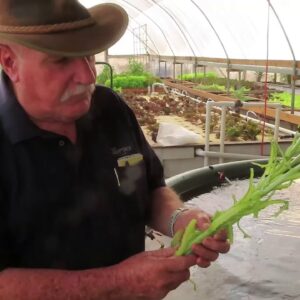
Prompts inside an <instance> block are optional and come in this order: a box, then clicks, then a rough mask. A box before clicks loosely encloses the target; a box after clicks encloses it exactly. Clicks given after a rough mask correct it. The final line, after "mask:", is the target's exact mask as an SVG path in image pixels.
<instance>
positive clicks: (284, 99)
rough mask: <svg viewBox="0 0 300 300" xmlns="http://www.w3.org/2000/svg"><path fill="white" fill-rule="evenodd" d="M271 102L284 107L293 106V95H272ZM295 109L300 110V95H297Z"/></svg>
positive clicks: (284, 93)
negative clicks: (278, 103)
mask: <svg viewBox="0 0 300 300" xmlns="http://www.w3.org/2000/svg"><path fill="white" fill-rule="evenodd" d="M269 101H270V102H280V103H281V104H282V105H285V106H291V101H292V94H291V93H289V92H282V93H272V94H271V96H270V99H269ZM295 108H300V95H295Z"/></svg>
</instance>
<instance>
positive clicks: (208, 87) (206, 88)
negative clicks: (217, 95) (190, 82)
mask: <svg viewBox="0 0 300 300" xmlns="http://www.w3.org/2000/svg"><path fill="white" fill-rule="evenodd" d="M195 89H197V90H198V89H199V90H204V91H220V92H225V91H226V88H225V86H224V85H219V84H216V83H213V84H210V85H203V84H199V85H197V86H196V87H195Z"/></svg>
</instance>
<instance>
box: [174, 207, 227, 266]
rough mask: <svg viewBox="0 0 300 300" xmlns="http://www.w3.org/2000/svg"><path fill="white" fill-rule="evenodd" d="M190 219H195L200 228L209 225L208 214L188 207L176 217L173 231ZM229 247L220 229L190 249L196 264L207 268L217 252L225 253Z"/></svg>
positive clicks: (216, 255)
mask: <svg viewBox="0 0 300 300" xmlns="http://www.w3.org/2000/svg"><path fill="white" fill-rule="evenodd" d="M192 219H196V220H197V226H198V228H199V229H201V230H205V229H207V228H208V227H209V225H210V216H209V215H208V214H207V213H205V212H204V211H201V210H199V209H190V210H188V211H185V212H183V213H182V214H181V215H180V217H179V218H178V219H177V221H176V223H175V232H176V231H177V230H179V229H183V228H185V227H186V226H187V225H188V223H189V222H190V220H192ZM229 248H230V245H229V243H228V242H227V234H226V231H224V230H222V231H220V232H218V233H217V234H215V235H214V236H213V237H208V238H206V239H205V240H204V241H203V242H202V243H201V244H197V245H194V246H193V248H192V250H193V253H194V254H195V255H196V256H197V261H196V263H197V265H198V266H199V267H202V268H207V267H209V266H210V264H211V262H213V261H215V260H216V259H217V258H218V256H219V253H227V252H228V251H229Z"/></svg>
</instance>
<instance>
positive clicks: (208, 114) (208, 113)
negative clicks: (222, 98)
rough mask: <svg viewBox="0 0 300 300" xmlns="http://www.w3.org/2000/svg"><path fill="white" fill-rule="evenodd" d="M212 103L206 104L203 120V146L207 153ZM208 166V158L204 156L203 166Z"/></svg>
mask: <svg viewBox="0 0 300 300" xmlns="http://www.w3.org/2000/svg"><path fill="white" fill-rule="evenodd" d="M212 102H213V101H207V102H206V118H205V146H204V150H205V151H206V152H208V151H209V132H210V118H211V108H212V105H211V103H212ZM207 165H208V157H207V156H204V166H207Z"/></svg>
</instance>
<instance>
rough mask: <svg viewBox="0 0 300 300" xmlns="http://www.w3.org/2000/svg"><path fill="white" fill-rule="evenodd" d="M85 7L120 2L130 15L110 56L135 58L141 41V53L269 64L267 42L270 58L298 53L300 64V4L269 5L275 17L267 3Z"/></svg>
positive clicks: (236, 0)
mask: <svg viewBox="0 0 300 300" xmlns="http://www.w3.org/2000/svg"><path fill="white" fill-rule="evenodd" d="M80 2H81V3H82V4H83V5H85V6H86V7H90V6H93V5H96V4H100V3H105V2H112V3H117V4H119V5H121V6H122V7H123V8H124V9H125V10H126V11H127V13H128V14H129V17H130V23H129V27H128V30H127V32H126V34H125V35H124V37H123V38H122V39H121V40H120V41H119V42H118V43H117V44H116V45H115V46H113V47H112V48H111V49H110V50H109V54H111V55H114V54H136V51H137V49H136V45H135V40H136V39H137V38H141V37H142V38H141V41H140V44H142V46H143V47H142V50H143V51H144V52H145V53H146V52H147V53H149V54H153V55H160V56H190V57H195V56H196V57H208V58H225V59H226V58H231V59H233V58H237V59H266V58H267V42H268V43H269V54H268V58H269V59H273V60H293V54H294V58H295V59H296V60H297V59H299V57H300V39H299V38H298V37H297V31H298V26H296V25H297V17H298V15H299V11H300V1H299V0H270V3H271V6H272V8H273V9H274V10H275V12H274V10H273V9H272V8H271V7H270V6H269V1H267V0H251V1H248V0H161V1H159V0H119V1H99V0H81V1H80ZM275 13H276V14H277V16H276V15H275ZM268 16H269V18H268ZM277 17H278V18H279V20H278V18H277ZM268 20H269V27H268ZM280 22H281V25H282V27H283V28H284V30H285V31H286V36H285V34H284V32H283V30H282V27H281V25H280ZM142 27H143V28H146V30H147V36H146V37H145V35H141V32H140V30H141V29H138V28H142ZM268 29H269V30H268ZM267 32H269V38H267ZM134 36H135V37H134ZM287 38H288V39H289V43H290V46H291V47H292V50H291V49H290V47H289V43H288V41H287ZM139 51H141V49H139ZM292 52H293V54H292ZM139 54H142V53H139Z"/></svg>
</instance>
